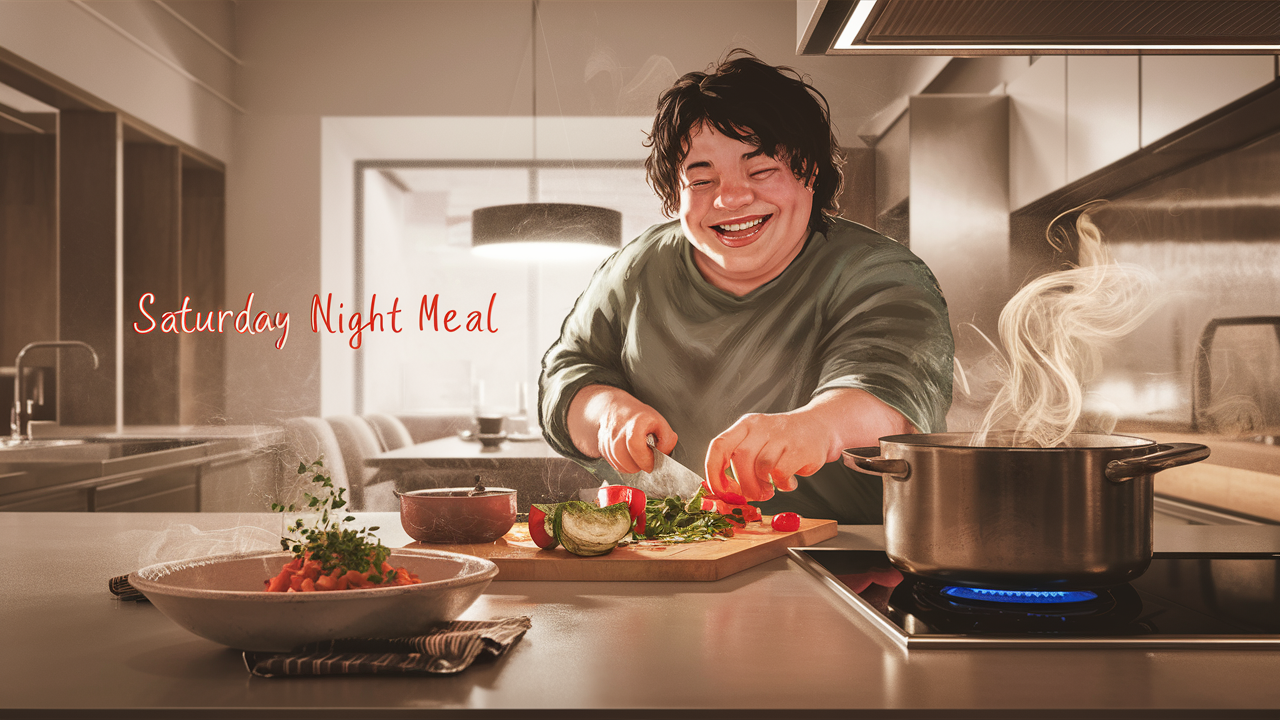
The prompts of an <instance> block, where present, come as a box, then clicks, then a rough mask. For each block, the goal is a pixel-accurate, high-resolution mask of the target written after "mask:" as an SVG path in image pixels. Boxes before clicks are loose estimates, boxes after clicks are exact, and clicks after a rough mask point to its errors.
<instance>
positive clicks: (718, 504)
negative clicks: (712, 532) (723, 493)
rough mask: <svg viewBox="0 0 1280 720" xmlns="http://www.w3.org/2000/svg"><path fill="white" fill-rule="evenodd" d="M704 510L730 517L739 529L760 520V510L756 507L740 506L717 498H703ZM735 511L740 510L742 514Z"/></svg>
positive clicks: (730, 520)
mask: <svg viewBox="0 0 1280 720" xmlns="http://www.w3.org/2000/svg"><path fill="white" fill-rule="evenodd" d="M702 509H703V510H711V511H713V512H718V513H720V514H721V515H724V516H726V517H728V518H729V522H731V523H733V524H734V525H737V526H738V527H745V526H746V524H747V523H750V522H757V521H758V520H760V508H758V507H756V506H755V505H738V504H734V503H729V502H725V501H724V500H721V499H720V498H716V497H704V498H702ZM734 510H740V511H741V513H740V514H735V513H734Z"/></svg>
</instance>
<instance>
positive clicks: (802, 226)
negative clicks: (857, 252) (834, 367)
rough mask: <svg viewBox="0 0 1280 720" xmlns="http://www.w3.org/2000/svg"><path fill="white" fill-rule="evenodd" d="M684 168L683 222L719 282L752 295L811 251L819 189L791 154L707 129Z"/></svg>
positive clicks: (701, 263)
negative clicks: (778, 154) (807, 245)
mask: <svg viewBox="0 0 1280 720" xmlns="http://www.w3.org/2000/svg"><path fill="white" fill-rule="evenodd" d="M680 170H681V172H680V176H681V177H680V180H681V189H680V224H681V225H682V226H683V227H684V232H685V236H686V237H688V238H689V241H690V242H691V243H693V246H694V249H695V251H696V252H695V253H694V260H695V262H696V264H697V266H698V269H699V270H700V271H701V272H702V275H703V277H705V278H706V279H707V281H708V282H710V283H711V284H712V285H714V286H716V287H718V288H720V289H722V290H725V291H728V292H731V293H733V294H735V295H745V294H746V293H748V292H750V291H752V290H754V289H755V288H757V287H760V286H761V285H763V284H765V283H766V282H768V281H770V280H772V279H773V278H775V277H777V276H778V275H779V274H781V273H782V271H783V270H785V269H786V267H787V265H788V264H789V263H790V262H791V261H792V260H793V259H794V258H795V256H796V255H798V254H799V253H800V249H801V248H802V247H804V241H805V238H806V237H808V233H809V230H808V228H809V213H811V212H812V211H813V190H812V188H811V186H810V185H811V184H806V183H805V182H804V181H802V180H800V179H798V178H797V177H796V176H795V175H794V174H792V172H791V167H790V164H789V162H788V161H787V159H786V158H785V157H783V158H773V157H769V156H768V155H765V154H764V153H763V152H761V151H760V150H759V148H756V147H754V146H752V145H748V144H747V143H745V142H742V141H741V140H734V139H732V138H729V137H726V136H725V135H723V134H721V133H720V132H718V131H716V129H715V128H713V127H710V126H708V125H702V126H700V127H698V128H695V129H694V131H693V134H692V135H691V136H690V138H689V155H688V157H686V158H685V159H684V161H683V162H682V163H681V168H680Z"/></svg>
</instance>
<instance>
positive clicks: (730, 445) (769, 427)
mask: <svg viewBox="0 0 1280 720" xmlns="http://www.w3.org/2000/svg"><path fill="white" fill-rule="evenodd" d="M842 449H843V446H842V445H841V443H840V439H839V437H837V435H836V433H835V432H834V430H833V429H832V428H831V427H829V426H827V427H823V426H822V425H821V424H819V423H818V422H815V419H814V418H810V417H806V416H805V415H804V414H799V413H778V414H762V413H750V414H747V415H743V416H742V417H741V418H739V419H738V421H737V422H736V423H734V424H733V425H732V426H730V427H729V429H728V430H725V431H724V432H722V433H720V435H718V436H717V437H716V438H715V439H714V440H712V441H711V445H710V446H708V448H707V465H706V472H707V474H706V477H707V480H708V482H709V483H710V485H711V489H712V491H713V492H715V493H716V494H717V495H721V493H725V494H727V495H729V496H730V497H731V496H732V495H734V494H738V495H741V496H742V497H744V498H746V499H747V500H768V499H769V498H771V497H773V491H774V487H775V486H776V487H777V489H778V490H781V491H783V492H790V491H792V490H795V489H796V486H797V481H796V477H795V476H796V475H812V474H814V473H816V472H818V470H819V469H820V468H821V467H822V466H823V465H825V464H826V463H828V462H831V461H832V460H836V459H838V458H839V457H840V451H841V450H842ZM730 461H732V463H733V465H732V467H733V471H734V474H735V475H737V482H736V483H735V482H734V481H733V480H732V479H730V478H728V477H726V476H725V474H724V468H726V467H728V466H729V464H730ZM735 485H736V486H737V487H734V486H735ZM722 497H723V496H722Z"/></svg>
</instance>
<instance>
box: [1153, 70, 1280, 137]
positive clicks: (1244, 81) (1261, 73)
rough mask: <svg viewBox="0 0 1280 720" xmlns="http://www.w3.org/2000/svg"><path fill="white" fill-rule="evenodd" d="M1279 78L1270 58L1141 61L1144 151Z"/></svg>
mask: <svg viewBox="0 0 1280 720" xmlns="http://www.w3.org/2000/svg"><path fill="white" fill-rule="evenodd" d="M1275 79H1276V58H1275V57H1274V56H1271V55H1224V56H1209V57H1205V56H1200V57H1195V56H1191V57H1188V56H1181V55H1161V56H1152V57H1145V58H1143V59H1142V123H1141V127H1142V130H1141V132H1142V146H1143V147H1146V146H1148V145H1150V144H1152V143H1154V142H1156V141H1158V140H1159V139H1160V138H1162V137H1164V136H1166V135H1168V134H1169V133H1171V132H1173V131H1175V130H1177V129H1178V128H1181V127H1183V126H1184V125H1186V124H1187V123H1190V122H1192V121H1194V120H1196V119H1198V118H1201V117H1204V116H1205V115H1208V114H1209V113H1211V112H1213V111H1214V110H1217V109H1218V108H1220V107H1222V106H1223V105H1226V104H1227V103H1229V102H1231V101H1233V100H1237V99H1239V98H1240V97H1242V96H1244V95H1248V94H1249V93H1251V92H1253V91H1254V90H1257V89H1258V88H1259V87H1262V86H1263V85H1266V84H1267V83H1269V82H1271V81H1272V80H1275Z"/></svg>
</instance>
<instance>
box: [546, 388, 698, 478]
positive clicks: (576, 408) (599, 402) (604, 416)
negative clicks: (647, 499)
mask: <svg viewBox="0 0 1280 720" xmlns="http://www.w3.org/2000/svg"><path fill="white" fill-rule="evenodd" d="M568 420H569V437H570V439H571V440H573V444H574V446H575V447H577V448H578V450H579V451H580V452H582V454H583V455H586V456H587V457H603V458H604V459H605V460H606V461H607V462H608V463H609V464H610V465H611V466H613V469H614V470H617V471H618V472H620V473H634V472H639V471H641V470H643V471H645V472H649V471H651V470H653V451H652V450H650V449H649V444H648V437H649V436H650V435H653V436H655V438H657V441H658V442H657V446H658V449H659V450H661V451H662V452H664V453H666V454H668V455H670V454H671V451H672V450H675V447H676V440H677V437H676V433H675V431H674V430H672V429H671V426H670V425H669V424H668V423H667V420H666V418H664V417H662V415H661V414H660V413H659V412H658V411H657V410H654V409H653V408H651V407H649V406H648V405H646V404H644V403H642V402H640V401H639V400H637V399H636V398H635V396H633V395H632V394H631V393H629V392H626V391H625V390H620V389H618V388H615V387H610V386H608V385H588V386H587V387H584V388H582V389H581V390H579V391H578V393H577V394H576V395H574V397H573V401H572V402H570V403H569V418H568Z"/></svg>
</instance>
